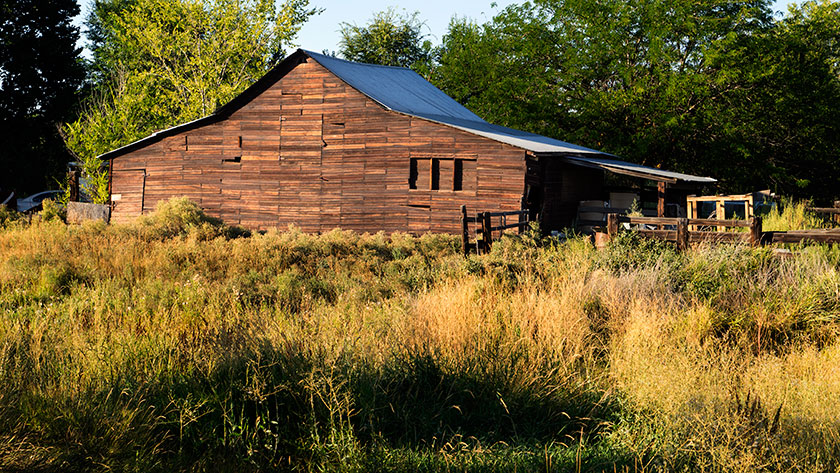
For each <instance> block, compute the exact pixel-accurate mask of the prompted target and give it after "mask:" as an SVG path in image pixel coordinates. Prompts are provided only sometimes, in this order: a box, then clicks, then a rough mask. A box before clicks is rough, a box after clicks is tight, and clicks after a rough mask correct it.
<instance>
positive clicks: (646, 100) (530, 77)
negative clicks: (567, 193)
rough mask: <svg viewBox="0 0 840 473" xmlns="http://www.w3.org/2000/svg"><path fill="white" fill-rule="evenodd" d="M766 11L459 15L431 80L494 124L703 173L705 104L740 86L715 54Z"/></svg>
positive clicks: (611, 8) (699, 5)
mask: <svg viewBox="0 0 840 473" xmlns="http://www.w3.org/2000/svg"><path fill="white" fill-rule="evenodd" d="M770 19H771V17H770V11H769V8H768V2H767V1H765V0H740V1H731V0H717V1H710V2H695V1H692V0H655V1H648V0H631V1H624V0H607V1H600V2H594V1H589V0H566V1H560V0H537V1H536V2H535V3H534V4H529V3H525V4H523V5H513V6H510V7H508V8H507V9H505V10H504V11H502V12H501V13H500V14H499V15H497V16H496V17H495V18H494V19H493V21H492V22H489V23H487V24H485V25H481V26H479V25H475V24H471V23H469V22H466V21H463V20H455V21H454V22H453V23H452V25H451V26H450V31H449V33H448V34H447V35H446V37H445V38H444V41H443V45H442V47H441V54H440V65H439V66H438V68H437V70H436V75H435V81H436V83H437V84H439V85H440V86H441V87H442V88H443V89H444V90H445V91H446V92H448V93H450V94H451V95H453V96H454V97H455V98H456V99H458V100H460V101H462V102H464V103H465V104H466V105H467V106H468V107H470V108H472V109H473V110H474V111H476V112H477V113H479V115H483V116H485V117H487V118H489V119H491V120H493V121H498V122H500V123H502V124H505V125H508V126H513V127H518V128H524V129H527V130H530V131H534V132H538V133H542V134H546V135H549V136H555V137H558V138H560V139H566V140H570V141H577V142H580V143H581V144H585V145H589V146H592V147H595V148H599V149H604V150H605V151H609V152H612V153H615V154H618V155H621V156H623V157H626V158H628V159H631V160H635V161H637V162H640V163H643V164H647V165H652V166H667V167H672V168H676V169H685V170H694V171H698V164H700V161H702V158H701V155H700V154H698V152H697V149H698V148H697V145H698V143H702V142H704V141H705V138H704V137H703V136H702V135H703V133H705V131H706V128H705V127H706V124H705V123H703V122H702V117H703V113H702V112H703V110H704V107H705V106H706V105H707V104H712V103H715V102H720V101H725V100H726V96H727V94H728V93H730V91H731V90H733V87H734V83H733V81H732V80H730V79H731V78H730V77H728V74H729V73H730V72H731V71H727V70H720V69H716V68H715V67H713V66H712V65H711V64H712V63H711V62H710V58H711V57H713V56H715V55H717V54H721V51H726V50H727V45H728V44H731V43H733V42H735V41H736V40H738V39H739V38H740V37H742V36H746V35H749V34H752V33H755V32H756V31H760V30H761V29H762V28H766V27H767V25H769V24H770ZM702 170H703V168H702V167H701V168H700V169H699V171H702Z"/></svg>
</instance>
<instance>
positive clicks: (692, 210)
mask: <svg viewBox="0 0 840 473" xmlns="http://www.w3.org/2000/svg"><path fill="white" fill-rule="evenodd" d="M691 197H694V196H691V195H690V196H688V198H686V202H685V207H686V211H687V212H686V213H688V218H697V203H696V202H695V201H693V200H691ZM695 230H697V226H696V225H690V226H689V227H688V231H690V232H693V231H695Z"/></svg>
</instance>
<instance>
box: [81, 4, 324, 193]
mask: <svg viewBox="0 0 840 473" xmlns="http://www.w3.org/2000/svg"><path fill="white" fill-rule="evenodd" d="M118 7H119V8H118ZM316 12H317V11H316V10H315V9H312V8H309V7H308V0H287V1H286V2H285V3H283V4H282V5H281V6H280V8H279V9H277V8H276V7H275V3H274V1H273V0H251V1H231V0H100V1H98V2H97V3H96V4H95V5H94V10H93V13H92V16H91V17H90V18H89V19H88V24H89V25H90V29H91V31H92V32H93V40H94V41H93V45H92V50H93V53H94V60H93V70H94V71H96V75H95V76H94V77H95V78H97V79H98V80H99V83H98V84H97V85H96V91H95V93H94V95H93V96H92V97H91V98H90V99H89V100H88V102H87V105H86V108H85V110H84V112H83V113H82V115H81V116H80V118H79V119H78V120H77V121H75V122H73V123H70V124H68V125H67V126H66V127H65V131H66V135H67V142H68V145H69V147H70V148H71V149H72V150H73V151H74V152H75V153H76V154H77V155H78V156H79V157H80V158H81V160H82V161H83V162H84V163H85V172H86V173H87V174H88V176H89V177H90V178H91V179H92V182H93V183H94V188H92V189H88V192H89V193H91V195H92V196H94V198H95V200H98V201H103V200H104V199H107V189H106V188H105V183H106V182H107V181H106V180H105V176H104V174H103V172H102V171H100V163H99V161H98V160H97V159H96V156H98V155H100V154H102V153H104V152H106V151H109V150H111V149H114V148H118V147H120V146H123V145H125V144H128V143H130V142H132V141H135V140H137V139H140V138H142V137H144V136H147V135H149V134H151V133H152V132H154V131H156V130H160V129H164V128H168V127H171V126H174V125H176V124H179V123H185V122H188V121H191V120H194V119H196V118H199V117H202V116H206V115H208V114H210V113H211V112H212V111H213V110H215V109H216V108H218V107H219V106H221V105H222V104H224V103H226V102H227V101H229V100H230V99H232V98H233V97H235V96H236V95H237V94H238V93H240V92H241V91H242V90H244V89H245V88H246V87H248V86H249V85H251V84H252V83H253V82H254V81H256V80H257V79H258V78H259V77H261V76H262V75H263V74H264V73H265V72H266V71H267V70H268V69H270V68H271V67H273V66H274V65H275V64H277V63H278V62H279V61H280V60H281V59H282V58H283V57H284V48H285V47H286V46H288V45H289V44H290V42H291V40H292V39H293V38H294V36H295V35H296V34H297V32H298V30H299V29H300V27H301V25H302V24H303V23H304V22H305V21H306V20H307V19H308V18H309V16H311V15H313V14H315V13H316Z"/></svg>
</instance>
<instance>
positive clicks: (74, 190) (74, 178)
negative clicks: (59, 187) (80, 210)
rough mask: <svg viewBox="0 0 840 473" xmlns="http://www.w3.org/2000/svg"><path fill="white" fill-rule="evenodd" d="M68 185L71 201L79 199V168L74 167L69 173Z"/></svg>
mask: <svg viewBox="0 0 840 473" xmlns="http://www.w3.org/2000/svg"><path fill="white" fill-rule="evenodd" d="M67 185H68V186H69V187H70V202H78V201H79V170H78V169H73V170H72V171H69V172H68V173H67Z"/></svg>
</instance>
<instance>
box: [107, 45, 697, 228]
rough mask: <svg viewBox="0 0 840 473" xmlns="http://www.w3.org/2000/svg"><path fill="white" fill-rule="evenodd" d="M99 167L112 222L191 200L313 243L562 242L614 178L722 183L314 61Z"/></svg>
mask: <svg viewBox="0 0 840 473" xmlns="http://www.w3.org/2000/svg"><path fill="white" fill-rule="evenodd" d="M100 157H101V158H102V159H103V160H108V162H109V166H110V176H111V205H112V220H113V221H127V220H130V219H132V218H134V217H137V216H138V215H141V214H144V213H148V212H150V211H152V210H154V209H155V206H156V204H157V203H158V202H159V201H161V200H166V199H169V198H170V197H173V196H186V197H188V198H190V199H192V200H194V201H195V202H197V203H198V204H199V205H200V206H201V207H202V208H204V209H205V210H206V211H207V213H208V214H210V215H213V216H217V217H220V218H221V219H223V220H224V221H225V222H227V223H229V224H237V225H242V226H244V227H247V228H251V229H267V228H271V227H281V228H285V227H286V226H288V225H289V224H295V225H297V226H299V227H300V228H301V229H302V230H304V231H307V232H321V231H328V230H330V229H333V228H336V227H339V228H342V229H350V230H357V231H365V232H375V231H380V230H383V231H385V232H395V231H406V232H411V233H416V234H419V233H425V232H428V231H432V232H450V233H457V232H459V231H460V224H459V218H460V212H459V209H460V206H461V205H466V206H467V208H468V209H469V210H470V212H473V211H509V210H524V209H527V210H529V212H530V213H531V215H532V216H533V217H534V218H537V219H539V220H540V221H541V223H542V225H543V228H544V229H547V230H553V229H560V228H563V227H565V226H568V225H570V224H572V223H573V221H574V220H575V218H576V217H577V212H578V206H579V203H580V202H581V201H587V200H597V199H601V200H605V199H607V198H608V192H609V191H610V189H609V188H608V187H609V186H608V184H607V181H608V179H606V176H607V175H621V176H632V177H633V178H636V179H638V180H639V181H640V182H654V183H655V182H659V183H668V184H670V185H671V186H672V187H674V188H677V187H679V186H685V185H688V186H692V185H700V184H704V183H709V182H714V179H711V178H704V177H697V176H691V175H687V174H680V173H674V172H668V171H664V170H661V169H655V168H650V167H645V166H640V165H637V164H632V163H627V162H623V161H619V160H617V159H615V157H614V156H611V155H608V154H605V153H602V152H599V151H596V150H593V149H588V148H584V147H582V146H577V145H573V144H570V143H565V142H562V141H558V140H554V139H551V138H547V137H544V136H539V135H534V134H531V133H525V132H522V131H518V130H513V129H509V128H504V127H500V126H496V125H492V124H490V123H488V122H486V121H484V120H482V119H481V118H480V117H478V116H477V115H475V114H474V113H472V112H470V111H469V110H467V109H466V108H464V107H463V106H461V105H460V104H458V103H457V102H455V101H454V100H453V99H452V98H450V97H448V96H447V95H446V94H444V93H443V92H441V91H440V90H439V89H437V88H435V87H434V86H433V85H432V84H430V83H429V82H427V81H426V80H424V79H423V78H422V77H420V76H419V75H417V74H416V73H414V72H413V71H411V70H409V69H404V68H397V67H387V66H379V65H370V64H359V63H353V62H348V61H344V60H341V59H336V58H333V57H329V56H325V55H321V54H317V53H313V52H310V51H304V50H298V51H296V52H295V53H293V54H292V55H290V56H289V57H287V58H286V59H285V60H284V61H283V62H282V63H280V64H279V65H278V66H277V67H275V68H274V69H272V70H271V71H270V72H268V73H267V74H266V75H265V76H263V77H262V78H261V79H260V80H258V81H257V82H256V83H254V84H253V85H252V86H251V87H250V88H248V89H247V90H246V91H244V92H243V93H242V94H240V95H239V96H237V97H236V98H234V99H233V100H232V101H230V102H229V103H227V104H226V105H224V106H222V107H221V108H219V109H218V110H217V111H216V112H214V113H213V114H212V115H209V116H207V117H204V118H201V119H199V120H196V121H193V122H190V123H186V124H183V125H179V126H176V127H173V128H170V129H167V130H163V131H159V132H157V133H155V134H153V135H151V136H149V137H147V138H144V139H141V140H139V141H136V142H134V143H131V144H129V145H127V146H124V147H122V148H119V149H116V150H113V151H111V152H108V153H106V154H104V155H102V156H100ZM660 188H661V186H660ZM661 197H662V196H660V200H662V199H661Z"/></svg>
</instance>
